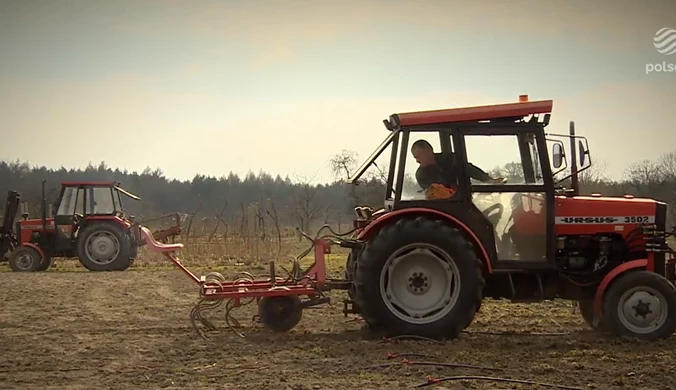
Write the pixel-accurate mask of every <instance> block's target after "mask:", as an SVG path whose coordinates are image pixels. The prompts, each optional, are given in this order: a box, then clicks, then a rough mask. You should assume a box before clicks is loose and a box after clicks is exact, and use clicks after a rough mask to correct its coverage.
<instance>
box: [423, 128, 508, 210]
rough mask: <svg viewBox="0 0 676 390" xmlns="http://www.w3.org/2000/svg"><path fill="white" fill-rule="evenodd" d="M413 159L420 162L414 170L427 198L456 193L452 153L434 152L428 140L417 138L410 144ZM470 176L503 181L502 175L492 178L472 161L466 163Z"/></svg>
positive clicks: (489, 180) (454, 159) (447, 197)
mask: <svg viewBox="0 0 676 390" xmlns="http://www.w3.org/2000/svg"><path fill="white" fill-rule="evenodd" d="M411 153H412V154H413V157H414V158H415V161H416V162H417V163H418V164H420V166H419V167H418V169H417V170H416V172H415V178H416V181H417V182H418V185H419V186H420V187H421V188H422V189H423V190H425V197H426V198H427V199H450V198H452V197H453V196H454V195H455V193H456V191H457V190H456V187H457V185H458V174H459V172H458V170H457V161H456V156H455V154H453V153H434V149H433V148H432V145H430V143H429V142H427V141H425V140H422V139H420V140H417V141H415V142H414V143H413V145H412V146H411ZM466 167H467V170H468V172H467V173H468V174H469V176H470V177H471V178H473V179H476V180H479V181H481V182H484V183H495V184H500V183H504V182H505V179H504V178H502V177H497V178H493V177H491V176H490V175H489V174H487V173H486V172H484V171H483V170H481V169H480V168H478V167H477V166H475V165H474V164H472V163H467V165H466Z"/></svg>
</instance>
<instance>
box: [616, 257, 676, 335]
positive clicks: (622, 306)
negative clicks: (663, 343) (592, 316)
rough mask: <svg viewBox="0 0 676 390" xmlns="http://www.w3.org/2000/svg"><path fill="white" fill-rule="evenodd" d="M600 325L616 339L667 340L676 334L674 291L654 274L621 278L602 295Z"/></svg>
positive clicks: (667, 283)
mask: <svg viewBox="0 0 676 390" xmlns="http://www.w3.org/2000/svg"><path fill="white" fill-rule="evenodd" d="M603 321H605V323H606V324H608V326H609V328H610V331H611V332H612V333H613V334H615V335H616V336H628V337H635V338H638V339H643V340H648V341H652V340H658V339H663V338H667V337H669V336H671V335H672V334H673V333H674V331H675V330H676V287H674V285H673V284H671V282H670V281H669V280H668V279H667V278H665V277H664V276H662V275H660V274H656V273H654V272H648V271H643V270H641V271H634V272H629V273H627V274H625V275H621V276H620V277H619V278H618V279H617V280H616V281H615V282H613V284H611V286H610V287H609V289H608V291H607V292H606V294H605V298H604V307H603Z"/></svg>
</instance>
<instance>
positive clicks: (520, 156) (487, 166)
mask: <svg viewBox="0 0 676 390" xmlns="http://www.w3.org/2000/svg"><path fill="white" fill-rule="evenodd" d="M465 144H466V148H467V160H468V161H469V162H471V163H473V164H474V165H477V166H479V167H481V168H482V169H483V170H484V171H486V172H487V173H488V174H489V175H490V176H492V177H503V178H505V179H507V182H508V183H509V184H543V183H544V181H543V175H542V168H541V166H540V151H539V150H538V147H537V144H536V142H535V135H534V134H533V133H520V134H518V135H516V134H509V135H467V136H465ZM482 184H494V183H491V182H481V181H478V180H474V179H472V185H482Z"/></svg>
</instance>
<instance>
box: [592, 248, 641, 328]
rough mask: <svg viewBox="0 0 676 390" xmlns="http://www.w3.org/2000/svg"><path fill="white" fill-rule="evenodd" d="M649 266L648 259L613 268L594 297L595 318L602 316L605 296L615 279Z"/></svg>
mask: <svg viewBox="0 0 676 390" xmlns="http://www.w3.org/2000/svg"><path fill="white" fill-rule="evenodd" d="M647 265H648V260H647V259H639V260H632V261H628V262H626V263H622V264H620V265H618V266H617V267H615V268H613V270H612V271H610V272H608V274H607V275H606V276H605V277H604V278H603V280H602V281H601V284H599V286H598V288H597V289H596V295H595V297H594V316H595V317H598V316H600V315H601V311H602V309H603V294H604V293H605V292H606V289H607V288H608V286H609V285H610V282H612V281H613V280H614V279H615V278H617V277H618V276H620V275H621V274H623V273H625V272H627V271H630V270H632V269H639V268H645V267H647Z"/></svg>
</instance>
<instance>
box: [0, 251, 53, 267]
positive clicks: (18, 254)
mask: <svg viewBox="0 0 676 390" xmlns="http://www.w3.org/2000/svg"><path fill="white" fill-rule="evenodd" d="M42 260H43V259H42V256H40V253H38V251H36V250H35V249H33V248H31V247H29V246H20V247H18V248H16V249H14V250H13V251H12V252H11V253H10V254H9V268H10V269H11V270H12V271H14V272H38V271H41V269H40V268H42V266H43V262H42ZM47 264H49V263H47Z"/></svg>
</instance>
